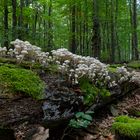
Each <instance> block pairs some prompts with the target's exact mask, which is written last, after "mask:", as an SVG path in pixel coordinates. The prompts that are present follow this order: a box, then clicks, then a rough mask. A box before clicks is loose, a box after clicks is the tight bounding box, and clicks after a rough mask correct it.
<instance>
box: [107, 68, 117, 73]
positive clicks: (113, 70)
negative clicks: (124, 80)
mask: <svg viewBox="0 0 140 140" xmlns="http://www.w3.org/2000/svg"><path fill="white" fill-rule="evenodd" d="M107 70H108V71H109V72H112V73H114V72H117V68H115V67H108V68H107Z"/></svg>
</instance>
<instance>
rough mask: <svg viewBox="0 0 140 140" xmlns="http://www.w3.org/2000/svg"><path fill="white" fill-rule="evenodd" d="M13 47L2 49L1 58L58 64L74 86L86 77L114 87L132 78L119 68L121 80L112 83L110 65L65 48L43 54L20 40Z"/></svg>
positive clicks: (38, 49)
mask: <svg viewBox="0 0 140 140" xmlns="http://www.w3.org/2000/svg"><path fill="white" fill-rule="evenodd" d="M11 45H13V46H14V48H13V49H9V50H7V49H6V47H3V48H0V57H4V56H5V55H8V56H9V57H15V58H16V59H17V61H18V62H20V63H21V62H22V60H28V61H32V62H39V63H40V64H44V65H46V66H47V65H48V64H50V63H54V64H57V65H58V70H59V72H61V73H62V74H65V75H67V76H68V79H69V80H70V81H71V83H72V84H78V81H79V79H80V78H81V77H83V76H85V77H87V78H89V80H91V81H92V82H93V83H94V84H98V82H99V81H100V85H101V86H107V87H113V86H116V85H117V83H122V82H124V81H127V80H130V78H131V77H132V74H131V73H130V72H128V71H127V69H126V68H125V67H119V68H118V69H117V73H118V75H119V79H117V80H114V81H112V79H111V77H110V75H109V72H108V65H106V64H104V63H101V62H100V61H99V60H97V59H95V58H93V57H89V56H87V57H85V56H81V55H76V54H73V53H71V52H70V51H68V50H67V49H65V48H61V49H57V50H52V51H51V52H50V53H49V52H43V51H41V48H40V47H37V46H35V45H32V44H30V43H29V42H28V41H21V40H19V39H16V40H15V41H12V42H11Z"/></svg>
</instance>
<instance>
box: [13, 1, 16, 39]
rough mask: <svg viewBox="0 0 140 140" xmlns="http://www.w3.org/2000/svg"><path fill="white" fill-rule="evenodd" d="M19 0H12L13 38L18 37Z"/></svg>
mask: <svg viewBox="0 0 140 140" xmlns="http://www.w3.org/2000/svg"><path fill="white" fill-rule="evenodd" d="M16 8H17V1H16V0H12V9H13V12H12V40H15V39H16V38H17V16H16Z"/></svg>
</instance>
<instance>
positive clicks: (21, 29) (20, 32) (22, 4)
mask: <svg viewBox="0 0 140 140" xmlns="http://www.w3.org/2000/svg"><path fill="white" fill-rule="evenodd" d="M23 7H24V0H20V15H19V19H18V38H19V39H23Z"/></svg>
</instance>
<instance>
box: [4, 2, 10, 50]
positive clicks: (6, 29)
mask: <svg viewBox="0 0 140 140" xmlns="http://www.w3.org/2000/svg"><path fill="white" fill-rule="evenodd" d="M8 45H9V41H8V1H7V0H4V46H5V47H7V48H8Z"/></svg>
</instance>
